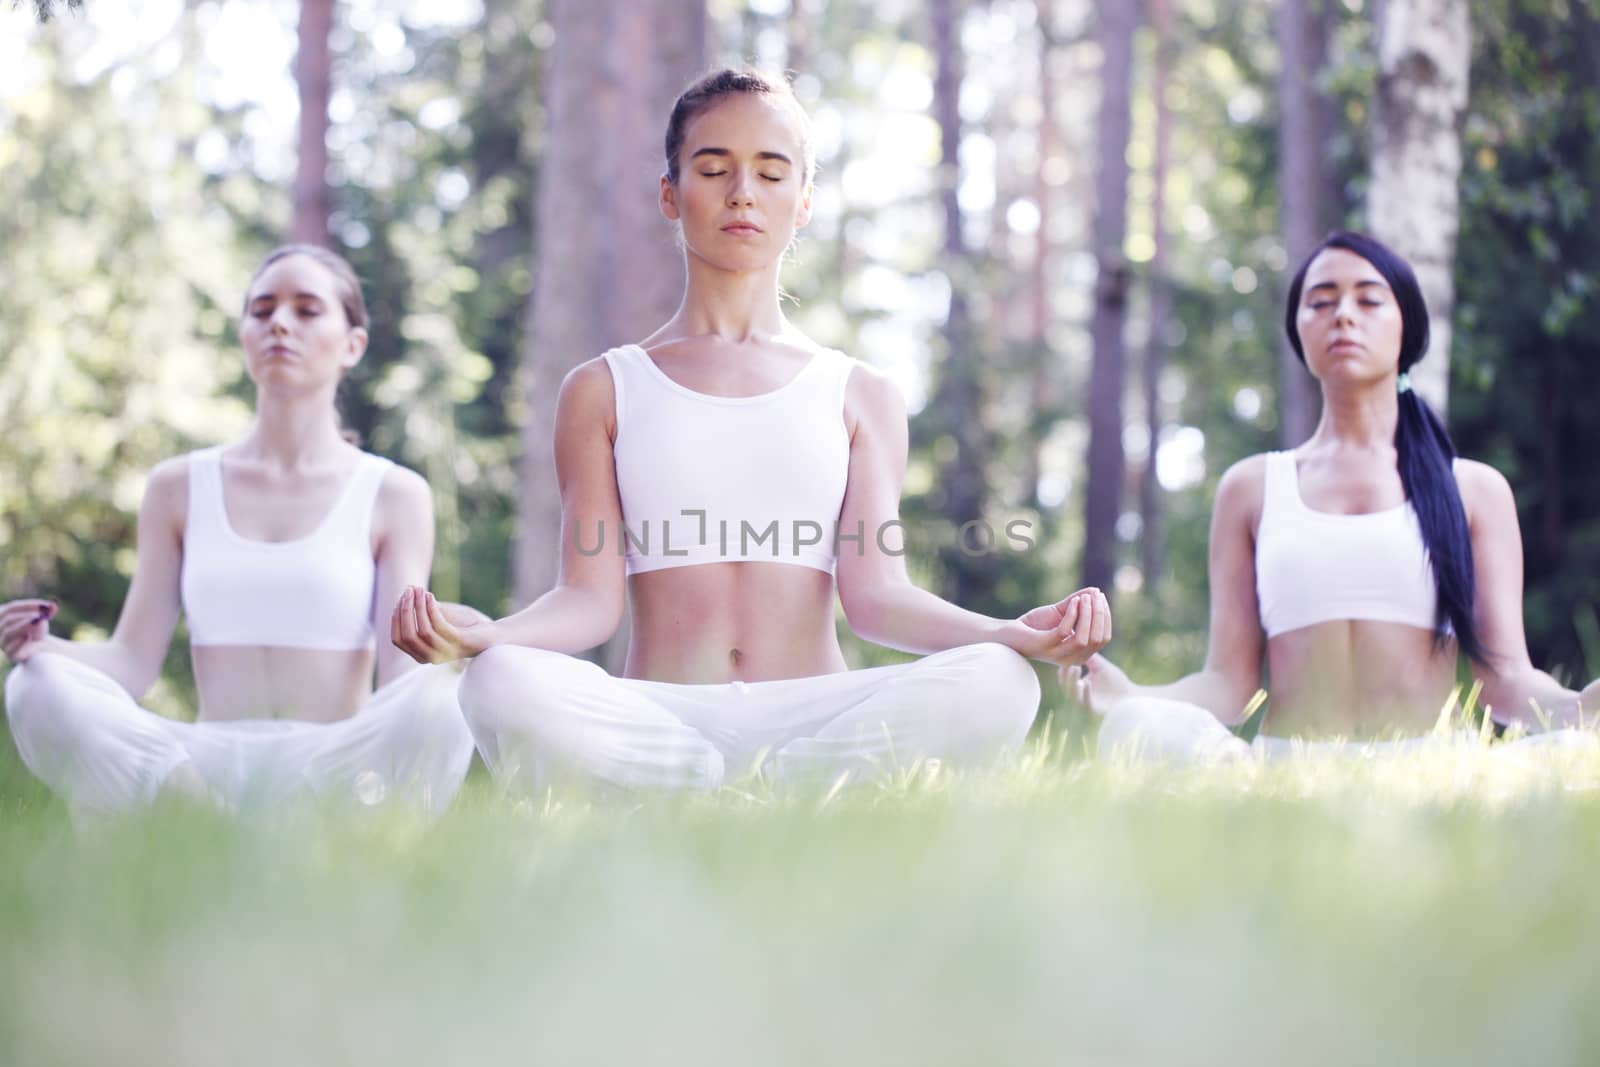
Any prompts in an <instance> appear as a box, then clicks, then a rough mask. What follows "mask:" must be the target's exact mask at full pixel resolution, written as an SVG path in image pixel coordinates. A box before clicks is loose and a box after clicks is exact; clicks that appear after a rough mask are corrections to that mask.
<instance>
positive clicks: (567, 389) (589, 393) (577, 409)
mask: <svg viewBox="0 0 1600 1067" xmlns="http://www.w3.org/2000/svg"><path fill="white" fill-rule="evenodd" d="M616 396H617V391H616V385H615V384H614V383H613V382H612V380H611V367H610V365H609V364H607V363H606V360H605V357H604V356H596V357H595V358H594V359H590V360H585V361H584V362H582V363H580V364H578V365H577V366H576V367H573V368H572V369H571V370H570V371H568V372H567V376H566V377H565V378H563V379H562V381H561V394H560V396H559V397H558V398H557V407H558V408H559V409H560V410H561V413H562V415H563V416H564V417H565V418H567V419H571V418H574V417H575V418H578V419H580V420H585V421H586V420H589V419H602V420H604V421H605V423H606V424H608V425H609V424H610V422H611V421H612V419H613V418H614V417H615V416H616Z"/></svg>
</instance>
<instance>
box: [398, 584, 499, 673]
mask: <svg viewBox="0 0 1600 1067" xmlns="http://www.w3.org/2000/svg"><path fill="white" fill-rule="evenodd" d="M389 638H390V640H392V641H393V642H394V645H395V647H396V648H398V649H400V651H402V652H404V653H405V654H406V655H408V656H410V657H411V658H412V659H414V660H416V661H417V662H418V663H448V662H450V661H452V660H459V659H469V658H471V657H473V656H476V655H477V654H478V653H479V652H482V651H483V650H484V649H486V648H488V647H489V646H490V645H492V644H494V643H495V641H494V620H492V619H490V618H489V616H487V615H485V614H483V612H481V611H478V610H476V609H474V608H469V607H467V606H466V605H465V604H449V603H441V602H439V601H438V600H437V599H435V598H434V595H433V594H432V593H430V592H428V591H427V590H426V589H423V588H421V587H419V586H408V587H407V588H406V590H405V592H403V593H401V594H400V602H399V603H397V604H396V605H395V607H394V618H393V619H392V620H391V622H390V626H389Z"/></svg>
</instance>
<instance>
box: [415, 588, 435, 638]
mask: <svg viewBox="0 0 1600 1067" xmlns="http://www.w3.org/2000/svg"><path fill="white" fill-rule="evenodd" d="M411 604H412V607H413V608H414V609H415V624H416V627H417V640H418V641H420V642H422V644H424V645H426V646H427V647H428V648H430V649H431V648H432V647H433V620H432V619H431V618H429V616H428V593H427V591H426V590H424V589H418V590H417V595H416V596H414V597H412V598H411Z"/></svg>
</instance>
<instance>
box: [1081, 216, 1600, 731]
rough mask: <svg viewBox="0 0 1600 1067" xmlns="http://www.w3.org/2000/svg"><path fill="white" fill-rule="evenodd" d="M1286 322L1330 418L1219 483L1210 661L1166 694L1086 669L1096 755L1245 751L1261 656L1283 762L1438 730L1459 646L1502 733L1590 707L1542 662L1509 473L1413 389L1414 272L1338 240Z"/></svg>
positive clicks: (1598, 689)
mask: <svg viewBox="0 0 1600 1067" xmlns="http://www.w3.org/2000/svg"><path fill="white" fill-rule="evenodd" d="M1284 326H1285V329H1286V330H1287V331H1288V335H1289V341H1290V343H1291V344H1292V345H1293V347H1294V350H1295V353H1296V354H1297V355H1298V356H1299V357H1300V359H1301V361H1302V362H1303V363H1304V364H1305V366H1306V369H1307V370H1309V371H1310V372H1311V374H1312V375H1313V376H1314V377H1315V378H1316V379H1317V381H1318V382H1319V383H1320V385H1321V387H1322V419H1321V422H1320V424H1319V425H1318V427H1317V430H1316V432H1315V433H1314V434H1312V436H1311V438H1310V440H1308V441H1306V443H1305V444H1303V445H1301V446H1300V447H1299V448H1297V449H1295V450H1293V451H1290V452H1271V453H1268V454H1266V455H1259V456H1252V457H1250V458H1249V459H1246V460H1243V461H1241V462H1239V463H1237V464H1235V465H1234V466H1233V467H1232V468H1231V469H1229V470H1228V471H1227V473H1225V474H1224V475H1223V477H1222V481H1221V483H1220V484H1219V485H1218V487H1217V496H1216V502H1215V505H1214V507H1213V511H1212V520H1211V553H1210V554H1211V566H1210V578H1211V630H1210V646H1209V651H1208V654H1207V658H1206V664H1205V667H1204V668H1203V669H1202V670H1200V671H1199V672H1197V673H1195V674H1191V675H1189V676H1188V677H1185V678H1183V679H1180V680H1179V681H1176V682H1173V683H1171V684H1169V685H1159V686H1142V685H1134V684H1133V683H1132V682H1130V681H1129V679H1128V677H1127V676H1126V675H1125V674H1123V672H1122V671H1120V670H1118V669H1117V668H1116V667H1115V666H1114V665H1112V664H1111V663H1110V662H1108V661H1107V660H1105V659H1104V658H1103V657H1099V656H1096V657H1095V658H1094V659H1093V660H1092V661H1091V662H1090V664H1089V665H1088V667H1087V669H1086V671H1085V672H1077V671H1074V672H1073V675H1074V678H1073V679H1072V680H1075V681H1076V682H1077V685H1078V687H1079V693H1080V695H1081V696H1083V697H1084V698H1085V699H1086V700H1087V701H1088V703H1089V704H1090V706H1091V707H1092V708H1093V709H1094V710H1095V711H1097V712H1099V713H1101V714H1102V715H1103V716H1105V721H1104V722H1103V723H1102V725H1101V743H1100V748H1101V751H1102V752H1105V751H1107V750H1108V749H1109V748H1112V747H1115V746H1117V745H1120V744H1125V743H1133V742H1135V739H1136V738H1137V742H1136V743H1138V744H1141V745H1143V746H1145V747H1146V749H1147V751H1149V752H1150V753H1152V754H1165V755H1169V756H1175V757H1178V758H1184V757H1189V756H1205V755H1207V754H1216V755H1220V754H1226V753H1237V752H1239V751H1242V750H1243V749H1244V746H1243V744H1242V743H1241V742H1240V741H1238V739H1236V738H1235V737H1234V736H1233V735H1232V734H1231V733H1230V732H1228V731H1227V730H1226V729H1225V728H1224V727H1223V726H1222V723H1238V722H1240V721H1241V720H1242V717H1243V715H1244V712H1245V708H1246V704H1247V701H1248V700H1249V699H1250V697H1251V695H1252V694H1253V693H1254V692H1255V691H1256V689H1257V687H1258V686H1259V685H1260V684H1261V671H1262V666H1263V663H1265V665H1266V668H1267V673H1268V675H1269V676H1270V678H1271V703H1270V704H1269V705H1268V712H1267V718H1266V721H1265V724H1264V726H1263V729H1262V734H1263V736H1262V737H1260V738H1258V743H1257V748H1258V749H1263V750H1265V751H1267V752H1268V753H1269V754H1270V753H1273V752H1278V751H1285V750H1287V744H1288V743H1287V741H1286V740H1285V739H1287V738H1299V739H1331V738H1348V739H1358V740H1366V739H1374V738H1379V737H1389V738H1398V737H1407V736H1416V735H1420V734H1423V733H1425V732H1427V731H1428V730H1429V729H1430V728H1431V727H1433V726H1434V724H1435V722H1436V720H1437V719H1438V717H1439V713H1440V709H1441V708H1442V707H1443V706H1444V704H1445V703H1446V702H1447V700H1448V698H1449V694H1450V692H1451V690H1452V688H1453V687H1454V685H1455V679H1456V659H1457V654H1458V652H1461V653H1465V654H1466V655H1467V657H1468V658H1469V660H1470V661H1471V665H1472V670H1473V673H1474V675H1475V676H1476V677H1477V678H1478V679H1479V680H1481V681H1482V683H1483V703H1484V704H1486V705H1487V706H1488V707H1489V708H1491V709H1492V713H1493V715H1494V717H1495V719H1496V720H1498V721H1500V722H1502V723H1513V722H1515V723H1520V724H1522V725H1523V726H1525V727H1527V728H1529V729H1532V730H1538V729H1541V728H1543V727H1544V726H1546V725H1549V724H1550V723H1554V724H1556V725H1568V724H1571V723H1575V722H1576V721H1577V719H1578V717H1579V709H1580V706H1581V707H1582V708H1583V709H1585V710H1592V709H1593V708H1594V705H1595V702H1596V700H1597V699H1600V683H1595V684H1593V685H1591V686H1590V687H1589V688H1588V689H1586V690H1584V692H1583V693H1582V694H1581V696H1582V699H1581V701H1580V694H1578V693H1574V692H1572V691H1570V690H1567V689H1564V688H1562V687H1561V686H1560V685H1558V684H1557V683H1556V682H1555V681H1554V680H1553V679H1552V678H1551V677H1550V676H1549V675H1548V674H1545V673H1544V672H1542V671H1539V670H1536V669H1535V668H1534V667H1533V664H1532V663H1531V662H1530V661H1529V657H1528V650H1527V644H1526V641H1525V639H1524V637H1523V630H1522V539H1521V534H1520V533H1519V531H1518V527H1517V513H1516V508H1515V505H1514V502H1513V500H1512V497H1511V489H1510V487H1509V486H1508V485H1507V484H1506V480H1505V478H1504V477H1502V476H1501V475H1500V474H1499V473H1498V472H1497V471H1495V470H1494V469H1493V468H1491V467H1487V466H1485V465H1484V464H1482V463H1475V462H1473V461H1471V460H1465V459H1457V458H1456V455H1455V447H1454V446H1453V445H1452V444H1451V441H1450V438H1449V435H1448V434H1447V433H1446V432H1445V429H1444V426H1443V424H1442V423H1441V422H1440V421H1439V419H1438V417H1437V416H1436V415H1435V414H1434V413H1433V412H1432V410H1430V409H1429V408H1428V406H1427V404H1425V403H1424V402H1423V400H1422V399H1421V398H1420V397H1419V396H1417V394H1416V393H1415V392H1414V391H1413V390H1412V389H1411V386H1410V381H1409V378H1408V376H1407V372H1408V371H1409V370H1410V369H1411V367H1412V366H1414V365H1415V364H1416V362H1417V361H1418V360H1419V359H1421V358H1422V356H1423V354H1424V353H1426V351H1427V348H1428V312H1427V307H1426V305H1425V304H1424V302H1423V297H1422V290H1421V288H1420V287H1419V286H1418V284H1417V280H1416V276H1415V275H1414V274H1413V273H1412V270H1411V268H1410V266H1409V265H1408V264H1407V263H1406V262H1405V261H1404V260H1403V259H1401V258H1400V257H1399V256H1397V255H1396V254H1395V253H1394V252H1392V251H1390V250H1389V249H1388V248H1386V247H1384V246H1383V245H1382V244H1380V243H1378V242H1377V241H1375V240H1373V239H1372V238H1370V237H1366V236H1364V235H1362V234H1357V233H1338V234H1334V235H1332V236H1330V237H1329V238H1328V239H1327V240H1326V241H1324V242H1323V244H1322V245H1321V247H1319V248H1318V249H1317V250H1316V251H1315V252H1314V253H1313V254H1312V256H1311V257H1310V259H1308V260H1307V261H1306V263H1305V265H1304V266H1302V267H1301V268H1300V271H1299V273H1298V274H1296V275H1295V277H1294V281H1293V283H1292V284H1291V285H1290V288H1289V300H1288V308H1287V311H1286V314H1285V321H1284ZM1064 680H1066V679H1064Z"/></svg>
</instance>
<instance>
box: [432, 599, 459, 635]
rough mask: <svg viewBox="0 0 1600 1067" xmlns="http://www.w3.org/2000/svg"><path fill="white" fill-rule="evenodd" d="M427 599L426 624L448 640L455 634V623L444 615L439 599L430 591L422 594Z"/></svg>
mask: <svg viewBox="0 0 1600 1067" xmlns="http://www.w3.org/2000/svg"><path fill="white" fill-rule="evenodd" d="M424 595H425V596H426V597H427V600H428V625H429V627H430V628H431V629H432V630H433V632H434V633H436V634H438V635H439V636H440V637H443V638H445V639H446V640H449V639H451V638H453V637H454V636H455V632H456V627H455V623H453V622H451V621H450V619H449V617H448V616H447V615H445V613H444V609H443V608H442V607H440V606H439V600H438V598H437V597H435V596H434V595H433V594H432V593H427V594H424Z"/></svg>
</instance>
